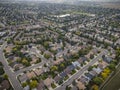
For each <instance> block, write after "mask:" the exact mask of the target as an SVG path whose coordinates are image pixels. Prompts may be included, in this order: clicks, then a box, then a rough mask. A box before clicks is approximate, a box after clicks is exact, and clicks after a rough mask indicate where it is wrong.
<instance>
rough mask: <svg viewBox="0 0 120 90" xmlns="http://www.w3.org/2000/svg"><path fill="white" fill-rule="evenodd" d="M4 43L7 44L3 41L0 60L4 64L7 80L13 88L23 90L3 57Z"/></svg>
mask: <svg viewBox="0 0 120 90" xmlns="http://www.w3.org/2000/svg"><path fill="white" fill-rule="evenodd" d="M6 45H7V43H6V42H5V43H4V44H3V45H2V46H1V48H0V61H1V62H2V64H3V65H4V70H5V72H6V74H7V75H8V77H9V80H10V82H11V84H12V86H13V88H14V90H23V88H22V87H21V84H20V83H19V81H18V79H17V77H16V75H15V73H14V72H12V71H11V69H10V66H8V63H7V61H6V60H5V57H4V55H3V49H4V48H5V47H6Z"/></svg>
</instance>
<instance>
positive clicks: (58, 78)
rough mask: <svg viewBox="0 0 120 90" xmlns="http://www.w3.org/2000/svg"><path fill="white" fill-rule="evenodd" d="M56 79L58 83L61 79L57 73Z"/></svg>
mask: <svg viewBox="0 0 120 90" xmlns="http://www.w3.org/2000/svg"><path fill="white" fill-rule="evenodd" d="M54 80H55V82H56V83H58V82H59V81H60V80H61V77H60V76H58V75H57V76H55V78H54Z"/></svg>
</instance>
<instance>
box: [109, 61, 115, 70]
mask: <svg viewBox="0 0 120 90" xmlns="http://www.w3.org/2000/svg"><path fill="white" fill-rule="evenodd" d="M108 67H109V69H110V70H113V71H114V70H115V64H113V63H111V64H110V65H109V66H108Z"/></svg>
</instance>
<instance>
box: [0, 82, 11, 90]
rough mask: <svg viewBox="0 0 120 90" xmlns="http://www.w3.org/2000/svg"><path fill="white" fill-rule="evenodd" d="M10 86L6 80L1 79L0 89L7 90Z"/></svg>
mask: <svg viewBox="0 0 120 90" xmlns="http://www.w3.org/2000/svg"><path fill="white" fill-rule="evenodd" d="M9 88H10V83H9V81H8V80H4V81H2V83H0V90H8V89H9Z"/></svg>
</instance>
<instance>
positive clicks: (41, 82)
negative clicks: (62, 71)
mask: <svg viewBox="0 0 120 90" xmlns="http://www.w3.org/2000/svg"><path fill="white" fill-rule="evenodd" d="M37 90H45V85H44V82H43V81H40V83H39V84H38V86H37Z"/></svg>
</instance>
